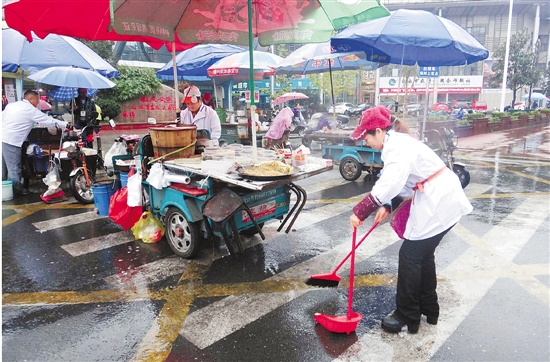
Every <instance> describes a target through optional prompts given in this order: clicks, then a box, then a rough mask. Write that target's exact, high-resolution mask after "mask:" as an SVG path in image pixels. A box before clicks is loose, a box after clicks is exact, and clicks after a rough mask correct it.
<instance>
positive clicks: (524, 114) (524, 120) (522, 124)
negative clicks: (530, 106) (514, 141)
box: [515, 111, 529, 127]
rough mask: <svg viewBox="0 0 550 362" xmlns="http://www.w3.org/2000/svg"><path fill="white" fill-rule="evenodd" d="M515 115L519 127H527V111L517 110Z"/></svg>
mask: <svg viewBox="0 0 550 362" xmlns="http://www.w3.org/2000/svg"><path fill="white" fill-rule="evenodd" d="M515 115H516V116H518V118H519V121H520V122H519V126H520V127H527V126H528V125H529V113H527V112H525V111H521V112H517V113H515Z"/></svg>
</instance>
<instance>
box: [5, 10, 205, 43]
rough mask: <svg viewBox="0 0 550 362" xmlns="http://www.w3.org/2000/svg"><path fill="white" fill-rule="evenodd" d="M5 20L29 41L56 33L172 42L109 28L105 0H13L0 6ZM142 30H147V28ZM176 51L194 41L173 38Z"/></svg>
mask: <svg viewBox="0 0 550 362" xmlns="http://www.w3.org/2000/svg"><path fill="white" fill-rule="evenodd" d="M3 9H4V17H5V20H6V23H7V24H8V25H9V26H10V28H12V29H15V30H17V31H19V32H20V33H21V34H23V35H24V36H25V37H27V40H28V41H30V42H31V41H32V34H31V31H33V32H34V33H35V34H36V35H37V36H38V37H40V38H42V39H43V38H45V37H46V36H47V35H48V34H58V35H66V36H72V37H75V38H82V39H86V40H110V41H139V42H145V43H147V44H149V45H150V46H151V47H152V48H154V49H160V48H161V47H162V46H163V45H166V47H167V48H168V49H169V50H172V43H171V42H166V41H163V40H159V39H157V38H154V37H151V36H146V35H135V34H133V35H120V34H117V33H115V32H114V30H111V29H109V23H110V8H109V0H87V1H77V2H75V1H73V0H55V1H52V0H16V1H14V2H13V3H10V4H7V5H5V6H4V7H3ZM144 33H149V31H147V32H145V31H144ZM175 45H176V49H175V50H176V51H182V50H185V49H189V48H192V47H193V46H194V44H182V43H181V42H180V41H179V40H177V39H176V41H175Z"/></svg>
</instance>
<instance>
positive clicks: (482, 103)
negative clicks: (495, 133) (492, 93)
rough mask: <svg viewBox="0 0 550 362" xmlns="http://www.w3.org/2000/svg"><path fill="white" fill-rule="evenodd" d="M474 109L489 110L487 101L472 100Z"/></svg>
mask: <svg viewBox="0 0 550 362" xmlns="http://www.w3.org/2000/svg"><path fill="white" fill-rule="evenodd" d="M472 109H473V110H474V111H483V112H485V111H487V102H485V101H473V102H472Z"/></svg>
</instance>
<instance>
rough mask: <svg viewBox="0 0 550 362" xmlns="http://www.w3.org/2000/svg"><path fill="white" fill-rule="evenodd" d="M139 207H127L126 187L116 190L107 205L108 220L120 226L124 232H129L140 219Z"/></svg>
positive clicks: (140, 210) (140, 209)
mask: <svg viewBox="0 0 550 362" xmlns="http://www.w3.org/2000/svg"><path fill="white" fill-rule="evenodd" d="M141 212H142V208H141V206H136V207H130V206H128V187H123V188H121V189H118V190H117V191H116V192H115V194H114V195H113V196H111V201H110V203H109V218H110V219H111V220H113V221H114V222H115V223H117V224H119V225H120V226H122V228H123V229H124V230H130V229H131V228H132V226H134V225H135V224H136V222H138V221H139V218H140V217H141Z"/></svg>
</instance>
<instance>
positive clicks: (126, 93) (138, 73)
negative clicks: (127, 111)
mask: <svg viewBox="0 0 550 362" xmlns="http://www.w3.org/2000/svg"><path fill="white" fill-rule="evenodd" d="M118 72H119V75H118V78H117V79H113V82H115V83H116V86H115V87H114V88H113V89H112V92H113V98H114V99H115V100H116V101H118V102H124V101H127V100H130V99H133V98H136V97H140V96H143V95H147V94H153V93H155V92H157V91H158V90H159V89H160V87H161V85H162V82H161V81H160V79H158V78H157V74H156V72H155V70H154V69H151V68H138V67H128V66H120V67H119V68H118Z"/></svg>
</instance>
